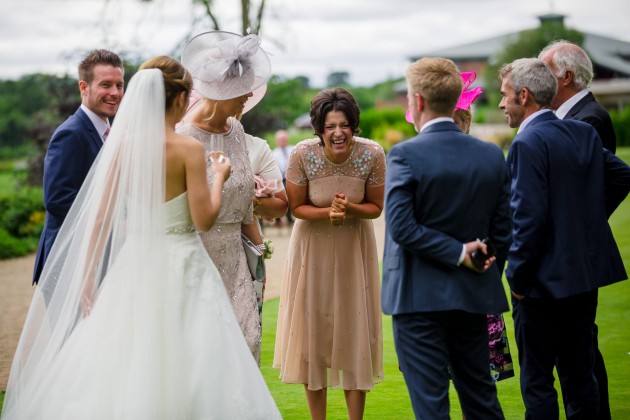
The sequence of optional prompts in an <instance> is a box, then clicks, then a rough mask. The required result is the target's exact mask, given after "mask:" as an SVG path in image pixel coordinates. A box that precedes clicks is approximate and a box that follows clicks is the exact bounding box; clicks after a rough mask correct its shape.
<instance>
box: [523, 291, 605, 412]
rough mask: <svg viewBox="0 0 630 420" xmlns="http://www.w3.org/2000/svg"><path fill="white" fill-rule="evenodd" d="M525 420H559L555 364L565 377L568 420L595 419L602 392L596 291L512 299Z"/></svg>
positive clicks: (560, 374) (559, 372)
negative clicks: (596, 353) (597, 357)
mask: <svg viewBox="0 0 630 420" xmlns="http://www.w3.org/2000/svg"><path fill="white" fill-rule="evenodd" d="M512 305H513V308H514V309H513V317H514V331H515V335H516V344H517V346H518V359H519V364H520V367H521V393H522V395H523V402H524V403H525V410H526V411H525V418H526V419H536V420H545V419H550V420H556V419H558V418H559V408H558V395H557V392H556V390H555V388H554V385H553V383H554V376H553V369H554V366H555V367H556V369H557V370H558V374H559V376H560V377H562V378H563V380H562V383H561V385H562V389H563V393H564V394H565V395H566V397H565V406H566V415H567V419H571V420H573V419H596V418H597V415H598V411H599V392H598V390H597V381H596V380H595V376H594V373H593V370H594V365H595V356H594V351H593V324H594V322H595V314H596V312H597V290H594V291H591V292H588V293H584V294H580V295H576V296H571V297H567V298H564V299H552V298H525V299H524V300H522V301H519V300H516V299H514V298H512Z"/></svg>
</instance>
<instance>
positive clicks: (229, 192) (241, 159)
mask: <svg viewBox="0 0 630 420" xmlns="http://www.w3.org/2000/svg"><path fill="white" fill-rule="evenodd" d="M229 121H230V123H231V124H230V125H231V128H230V130H229V131H228V132H227V133H225V134H224V136H223V138H224V150H223V152H224V154H225V156H227V157H228V158H230V161H231V162H232V174H231V175H230V178H229V179H228V180H227V182H226V183H225V184H224V186H223V194H222V197H223V202H222V204H221V211H220V212H219V216H218V217H217V220H216V222H215V224H214V226H213V227H212V229H210V230H209V231H208V232H201V233H200V236H201V240H202V242H203V244H204V246H205V248H206V251H208V254H209V255H210V258H212V261H213V262H214V264H215V265H216V266H217V269H218V270H219V273H221V277H222V279H223V283H224V284H225V288H226V289H227V292H228V296H229V298H230V301H231V302H232V307H233V308H234V313H235V314H236V319H237V320H238V323H239V325H240V327H241V330H242V331H243V335H244V336H245V340H246V341H247V344H248V345H249V348H250V350H251V351H252V354H253V355H254V358H255V359H256V361H257V362H258V363H260V345H261V323H260V314H259V312H258V303H257V301H256V291H255V290H254V284H253V283H252V276H251V274H250V272H249V268H248V267H247V259H246V257H245V250H244V249H243V244H242V241H241V223H245V224H247V223H251V222H252V221H253V220H254V219H253V205H252V197H253V196H254V175H253V174H252V169H251V166H250V163H249V155H248V152H247V147H246V145H245V139H244V138H245V133H244V131H243V126H242V125H241V123H240V122H239V121H238V120H237V119H235V118H230V120H229ZM177 132H178V133H180V134H185V135H188V136H191V137H194V138H196V139H197V140H199V141H200V142H201V143H203V145H204V146H205V148H206V151H208V152H210V133H208V132H207V131H204V130H202V129H200V128H198V127H195V126H194V125H190V124H182V125H180V126H178V127H177ZM213 180H214V170H213V169H212V165H211V164H209V165H208V183H209V184H212V182H213Z"/></svg>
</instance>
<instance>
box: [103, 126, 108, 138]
mask: <svg viewBox="0 0 630 420" xmlns="http://www.w3.org/2000/svg"><path fill="white" fill-rule="evenodd" d="M108 135H109V127H107V130H105V132H104V133H103V141H105V140H107V136H108Z"/></svg>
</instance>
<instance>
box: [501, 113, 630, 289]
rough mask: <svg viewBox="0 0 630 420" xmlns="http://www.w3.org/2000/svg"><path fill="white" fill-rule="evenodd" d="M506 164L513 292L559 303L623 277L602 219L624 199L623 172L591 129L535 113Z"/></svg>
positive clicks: (627, 180)
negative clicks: (610, 193)
mask: <svg viewBox="0 0 630 420" xmlns="http://www.w3.org/2000/svg"><path fill="white" fill-rule="evenodd" d="M507 160H508V164H509V168H510V174H511V179H512V181H511V184H512V186H511V190H512V191H511V202H510V207H511V209H512V216H513V217H512V220H513V225H514V227H513V235H512V238H513V242H512V246H511V247H510V251H509V254H508V267H507V270H506V277H507V279H508V282H509V283H510V287H511V289H512V290H513V291H515V292H516V293H519V294H522V295H525V296H530V297H551V298H555V299H560V298H564V297H569V296H574V295H577V294H581V293H586V292H589V291H592V290H594V289H597V288H598V287H601V286H605V285H607V284H611V283H614V282H617V281H620V280H623V279H626V278H627V276H626V272H625V270H624V267H623V262H622V260H621V256H620V255H619V250H618V248H617V244H616V243H615V239H614V238H613V235H612V232H611V230H610V226H609V225H608V220H607V219H608V215H609V213H610V212H611V211H612V210H614V208H616V207H617V205H618V204H619V203H620V202H621V201H622V200H623V198H624V197H625V196H626V195H627V194H628V190H629V189H630V168H628V166H627V165H626V164H625V163H624V162H623V161H621V160H620V159H619V158H617V157H616V156H614V155H613V154H612V153H610V152H609V151H608V150H606V149H603V148H602V146H601V141H600V139H599V136H598V135H597V132H596V130H595V129H594V128H593V127H592V126H591V125H589V124H587V123H584V122H581V121H575V120H563V121H562V120H559V119H558V118H557V117H556V116H555V115H554V114H553V113H552V112H545V113H543V114H540V115H538V116H537V117H535V118H534V119H533V120H532V121H531V122H530V123H529V125H528V126H527V127H525V129H524V130H523V131H521V132H520V133H519V134H517V135H516V137H515V138H514V141H513V143H512V146H511V148H510V152H509V154H508V159H507ZM607 188H610V189H615V191H616V193H615V194H614V197H615V200H616V201H615V202H614V203H611V202H610V199H609V198H607V196H606V194H607V193H606V191H607ZM607 199H608V200H609V201H608V202H607V201H606V200H607Z"/></svg>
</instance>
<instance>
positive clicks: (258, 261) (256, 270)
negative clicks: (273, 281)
mask: <svg viewBox="0 0 630 420" xmlns="http://www.w3.org/2000/svg"><path fill="white" fill-rule="evenodd" d="M241 239H242V241H243V248H244V249H245V256H246V257H247V266H248V268H249V272H250V274H251V275H252V279H253V280H256V281H263V280H264V279H265V275H266V269H265V258H264V257H263V253H262V251H261V250H260V249H258V247H257V246H256V245H254V243H253V242H252V241H250V240H249V238H248V237H247V236H245V235H243V234H242V233H241Z"/></svg>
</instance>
